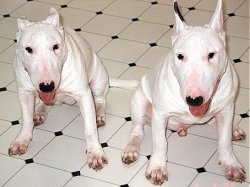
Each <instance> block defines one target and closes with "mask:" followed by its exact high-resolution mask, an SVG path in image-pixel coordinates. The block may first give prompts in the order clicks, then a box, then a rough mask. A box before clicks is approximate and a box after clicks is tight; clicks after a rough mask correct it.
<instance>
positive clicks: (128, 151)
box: [122, 146, 139, 164]
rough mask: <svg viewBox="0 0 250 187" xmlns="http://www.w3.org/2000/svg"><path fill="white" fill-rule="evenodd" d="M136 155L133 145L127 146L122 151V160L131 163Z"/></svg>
mask: <svg viewBox="0 0 250 187" xmlns="http://www.w3.org/2000/svg"><path fill="white" fill-rule="evenodd" d="M138 156H139V153H138V150H137V149H136V148H135V146H127V147H126V148H125V150H124V151H123V152H122V162H123V163H125V164H131V163H133V162H135V161H136V160H137V158H138Z"/></svg>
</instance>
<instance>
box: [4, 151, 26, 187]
mask: <svg viewBox="0 0 250 187" xmlns="http://www.w3.org/2000/svg"><path fill="white" fill-rule="evenodd" d="M0 165H1V172H0V173H1V178H0V185H1V186H3V184H4V183H6V182H7V181H8V180H9V179H10V178H11V177H12V176H13V175H15V173H17V172H18V171H19V170H20V169H21V168H22V167H23V166H24V165H25V162H24V161H23V160H20V159H16V158H12V157H10V156H6V155H2V154H0Z"/></svg>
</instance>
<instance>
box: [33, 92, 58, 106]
mask: <svg viewBox="0 0 250 187" xmlns="http://www.w3.org/2000/svg"><path fill="white" fill-rule="evenodd" d="M37 92H38V95H39V98H40V99H41V101H42V102H43V103H44V104H46V105H52V104H53V102H54V99H55V96H56V90H54V91H53V92H49V93H46V92H40V91H37Z"/></svg>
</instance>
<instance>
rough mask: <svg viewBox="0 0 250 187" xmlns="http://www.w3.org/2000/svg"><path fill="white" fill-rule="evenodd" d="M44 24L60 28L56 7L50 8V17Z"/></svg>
mask: <svg viewBox="0 0 250 187" xmlns="http://www.w3.org/2000/svg"><path fill="white" fill-rule="evenodd" d="M44 22H45V23H49V24H52V25H55V26H56V27H60V20H59V14H58V12H57V10H56V9H55V8H54V7H51V8H50V15H49V16H48V17H47V19H46V20H45V21H44Z"/></svg>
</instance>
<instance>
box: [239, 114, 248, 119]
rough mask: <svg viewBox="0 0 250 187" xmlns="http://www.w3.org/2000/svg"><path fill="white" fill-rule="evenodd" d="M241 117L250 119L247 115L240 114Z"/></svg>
mask: <svg viewBox="0 0 250 187" xmlns="http://www.w3.org/2000/svg"><path fill="white" fill-rule="evenodd" d="M240 116H241V117H242V118H249V115H248V114H247V113H244V114H240Z"/></svg>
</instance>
